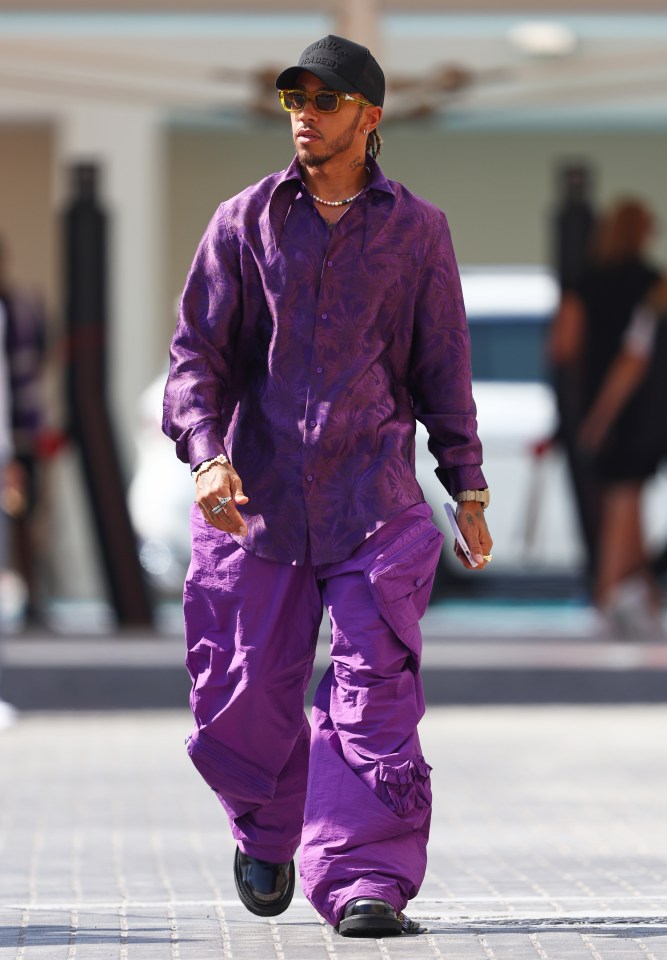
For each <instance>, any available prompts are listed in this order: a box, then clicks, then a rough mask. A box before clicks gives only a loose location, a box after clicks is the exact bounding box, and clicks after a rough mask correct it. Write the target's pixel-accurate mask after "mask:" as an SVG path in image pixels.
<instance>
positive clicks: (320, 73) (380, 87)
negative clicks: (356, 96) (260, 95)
mask: <svg viewBox="0 0 667 960" xmlns="http://www.w3.org/2000/svg"><path fill="white" fill-rule="evenodd" d="M302 70H308V72H309V73H314V74H315V76H316V77H319V79H320V80H321V81H322V82H323V83H326V84H327V86H329V87H331V89H332V90H342V91H343V93H357V92H359V93H362V94H363V95H364V97H365V98H366V99H367V100H369V101H370V102H371V103H372V104H373V105H374V106H376V107H381V106H382V104H383V103H384V73H383V72H382V68H381V67H380V64H379V63H378V62H377V60H376V59H375V57H374V56H373V55H372V53H371V52H370V50H368V48H367V47H362V46H361V45H360V44H358V43H354V42H353V41H352V40H346V39H345V37H335V36H334V35H333V34H329V36H327V37H324V38H323V39H322V40H318V41H317V42H316V43H311V45H310V46H309V47H306V49H305V50H304V51H303V53H302V54H301V56H300V57H299V63H298V64H297V66H296V67H288V68H287V70H283V72H282V73H281V74H280V76H279V77H278V79H277V80H276V87H277V88H278V89H279V90H286V89H288V88H289V87H293V86H294V84H295V83H296V78H297V77H298V76H299V74H300V73H301V71H302Z"/></svg>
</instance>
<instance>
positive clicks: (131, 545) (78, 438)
mask: <svg viewBox="0 0 667 960" xmlns="http://www.w3.org/2000/svg"><path fill="white" fill-rule="evenodd" d="M71 174H72V176H71V183H70V187H71V199H70V201H69V203H68V205H67V207H66V210H65V215H64V234H65V236H64V252H65V264H64V272H65V277H64V280H65V283H64V296H65V319H66V327H67V340H68V345H69V349H68V358H67V378H66V379H67V407H68V429H69V433H70V436H71V438H72V440H73V442H74V443H75V444H76V446H77V448H78V450H79V453H80V456H81V463H82V467H83V474H84V481H85V488H86V493H87V496H88V501H89V503H90V507H91V513H92V516H93V520H94V524H95V530H96V533H97V540H98V543H99V547H100V551H101V556H102V561H103V566H104V571H105V574H106V580H107V585H108V589H109V594H110V599H111V602H112V604H113V607H114V610H115V612H116V617H117V621H118V624H119V625H120V626H150V625H151V624H152V621H153V616H152V609H151V603H150V599H149V591H148V588H147V584H146V581H145V577H144V572H143V569H142V567H141V564H140V563H139V558H138V554H137V547H136V541H135V536H134V531H133V529H132V524H131V522H130V517H129V513H128V510H127V504H126V497H125V485H124V483H123V478H122V473H121V469H120V461H119V457H118V451H117V446H116V443H115V440H114V434H113V426H112V422H111V417H110V415H109V410H108V403H107V375H106V355H107V350H106V346H107V336H106V334H107V284H108V276H107V220H106V215H105V212H104V210H103V208H102V206H101V204H100V202H99V200H98V196H97V168H96V166H95V165H94V164H89V163H85V164H84V163H81V164H76V165H74V166H73V167H72V171H71Z"/></svg>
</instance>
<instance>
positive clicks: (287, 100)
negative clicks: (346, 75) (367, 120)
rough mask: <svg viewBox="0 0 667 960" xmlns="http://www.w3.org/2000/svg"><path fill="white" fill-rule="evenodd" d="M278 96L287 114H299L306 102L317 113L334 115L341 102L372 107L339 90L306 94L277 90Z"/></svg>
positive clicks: (303, 92)
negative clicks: (311, 104)
mask: <svg viewBox="0 0 667 960" xmlns="http://www.w3.org/2000/svg"><path fill="white" fill-rule="evenodd" d="M278 96H279V97H280V102H281V104H282V107H283V110H287V112H288V113H300V112H301V111H302V110H303V109H304V107H305V106H306V104H307V103H308V101H310V102H311V103H313V104H314V105H315V109H316V110H317V111H318V112H319V113H336V112H337V111H338V110H340V107H341V103H342V102H343V100H349V101H350V103H358V104H359V105H360V106H362V107H372V106H373V104H372V103H371V102H370V101H369V100H360V99H359V98H358V97H351V96H350V94H349V93H341V91H340V90H316V91H315V93H308V92H307V91H306V90H279V91H278Z"/></svg>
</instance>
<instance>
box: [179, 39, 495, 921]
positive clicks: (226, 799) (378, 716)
mask: <svg viewBox="0 0 667 960" xmlns="http://www.w3.org/2000/svg"><path fill="white" fill-rule="evenodd" d="M276 86H277V88H278V90H279V96H280V100H281V102H282V105H283V107H284V109H285V110H286V111H288V112H289V114H290V117H291V124H292V136H293V140H294V144H295V148H296V157H295V159H294V161H293V162H292V164H291V165H290V166H289V167H288V168H287V169H286V170H284V171H282V172H281V173H276V174H272V175H271V176H268V177H266V178H265V179H264V180H262V181H261V182H260V183H258V184H255V185H254V186H252V187H249V188H248V189H247V190H245V191H243V192H242V193H241V194H239V195H238V196H236V197H233V198H232V199H231V200H227V201H225V202H224V203H222V204H221V206H220V207H219V209H218V210H217V212H216V214H215V215H214V217H213V219H212V221H211V223H210V225H209V227H208V229H207V231H206V233H205V235H204V237H203V239H202V242H201V244H200V246H199V249H198V251H197V254H196V256H195V260H194V263H193V266H192V268H191V271H190V274H189V276H188V280H187V283H186V287H185V291H184V294H183V299H182V307H181V314H180V318H179V322H178V325H177V328H176V333H175V335H174V339H173V342H172V347H171V368H170V374H169V379H168V383H167V388H166V395H165V416H164V429H165V431H166V432H167V433H168V435H169V436H171V437H172V438H173V439H174V440H175V442H176V450H177V454H178V456H179V457H180V458H181V459H182V460H183V461H185V462H187V463H189V464H190V467H191V469H192V470H193V472H194V475H195V497H196V503H195V505H194V506H193V510H192V515H191V523H192V562H191V565H190V569H189V571H188V575H187V579H186V584H185V593H184V607H185V622H186V640H187V665H188V669H189V671H190V674H191V677H192V694H191V706H192V710H193V713H194V716H195V720H196V726H195V730H194V732H193V734H192V735H191V737H190V738H189V740H188V751H189V754H190V756H191V758H192V760H193V762H194V764H195V766H196V767H197V769H198V770H199V772H200V773H201V775H202V776H203V778H204V779H205V781H206V782H207V783H208V784H209V786H210V787H212V789H213V790H214V791H215V793H216V794H217V796H218V798H219V800H220V802H221V804H222V806H223V807H224V809H225V811H226V812H227V814H228V816H229V820H230V824H231V828H232V833H233V835H234V838H235V840H236V842H237V844H238V849H237V852H236V856H235V863H234V875H235V880H236V886H237V890H238V892H239V895H240V898H241V900H242V902H243V903H244V904H245V906H246V907H247V908H248V909H249V910H251V911H252V912H253V913H255V914H258V915H260V916H275V915H277V914H280V913H282V912H283V911H284V910H285V909H287V907H288V905H289V903H290V900H291V898H292V893H293V889H294V864H293V856H294V854H295V851H296V849H297V847H298V846H299V844H301V854H300V877H301V884H302V888H303V891H304V893H305V895H306V896H307V897H308V899H309V900H310V901H311V903H312V904H313V905H314V907H315V908H316V909H317V910H318V911H319V913H320V914H321V915H322V916H323V917H324V918H325V919H326V920H328V921H329V922H330V923H331V924H332V925H334V926H335V927H336V929H337V930H338V932H339V933H340V934H342V935H345V936H387V935H393V934H401V933H414V932H418V931H419V927H418V925H417V924H416V923H413V922H411V921H409V920H408V919H407V918H406V917H405V916H404V915H403V913H402V911H403V909H404V907H405V905H406V903H407V901H408V900H409V899H411V898H412V897H414V896H415V895H416V893H417V891H418V890H419V886H420V884H421V881H422V879H423V876H424V871H425V866H426V844H427V838H428V828H429V820H430V809H431V793H430V783H429V772H430V767H429V765H428V764H427V762H426V760H425V759H424V757H423V755H422V752H421V748H420V745H419V738H418V734H417V724H418V722H419V720H420V718H421V717H422V715H423V713H424V700H423V693H422V687H421V682H420V676H419V664H420V654H421V635H420V632H419V626H418V620H419V619H420V617H421V616H422V614H423V612H424V610H425V608H426V605H427V602H428V598H429V594H430V590H431V586H432V582H433V577H434V573H435V569H436V566H437V563H438V559H439V556H440V550H441V544H442V534H441V533H440V532H439V531H438V529H437V528H436V527H435V526H434V525H433V523H432V522H431V510H430V508H429V507H428V506H427V504H426V503H425V502H424V497H423V494H422V491H421V489H420V487H419V484H418V483H417V480H416V478H415V472H414V437H415V418H418V419H419V420H421V421H422V423H424V424H425V426H426V427H427V429H428V432H429V436H430V441H429V446H430V449H431V451H432V453H433V455H434V457H435V459H436V461H437V474H438V476H439V478H440V480H441V481H442V483H443V485H444V486H445V487H446V489H447V490H448V491H449V493H450V494H451V495H452V496H453V497H454V498H455V499H457V500H458V501H459V506H458V511H457V513H458V517H459V524H460V525H461V526H462V528H463V531H464V534H465V537H466V539H467V541H468V544H469V546H470V548H471V550H472V553H473V555H474V557H475V560H476V562H477V564H478V568H479V569H483V568H484V566H486V563H487V562H488V559H490V553H491V546H492V541H491V537H490V535H489V532H488V529H487V526H486V523H485V519H484V507H485V506H486V504H487V503H488V491H487V490H486V483H485V480H484V476H483V474H482V472H481V468H480V464H481V459H482V455H481V445H480V443H479V440H478V438H477V432H476V430H477V428H476V420H475V406H474V402H473V399H472V393H471V375H470V359H469V337H468V330H467V324H466V319H465V313H464V308H463V301H462V297H461V289H460V283H459V277H458V270H457V266H456V261H455V257H454V252H453V249H452V245H451V240H450V236H449V230H448V227H447V222H446V220H445V217H444V215H443V214H442V213H441V212H440V211H439V210H437V209H436V208H435V207H433V206H432V205H430V204H429V203H427V202H426V201H424V200H421V199H419V198H418V197H416V196H414V195H413V194H411V193H410V192H409V191H408V190H407V189H406V188H405V187H403V186H402V185H401V184H399V183H395V182H392V181H389V180H387V179H386V178H385V176H384V175H383V173H382V171H381V170H380V168H379V166H378V165H377V163H376V161H375V156H377V153H378V152H379V147H380V144H381V140H380V137H379V135H378V133H377V127H378V124H379V122H380V119H381V116H382V105H383V101H384V75H383V73H382V70H381V69H380V67H379V65H378V64H377V62H376V61H375V59H374V58H373V57H372V56H371V54H370V53H369V51H368V50H367V49H366V48H364V47H361V46H359V45H358V44H356V43H352V42H351V41H350V40H346V39H344V38H341V37H334V36H328V37H325V38H324V39H323V40H320V41H318V42H317V43H314V44H312V45H311V46H310V47H308V48H307V49H306V50H305V51H304V53H303V54H302V56H301V58H300V60H299V63H298V65H297V66H295V67H291V68H289V69H287V70H285V71H284V72H283V73H281V75H280V76H279V77H278V79H277V81H276ZM459 549H460V548H457V550H459ZM459 556H460V557H461V561H462V563H463V564H464V565H465V566H469V564H468V562H467V561H466V560H465V559H464V558H463V557H462V555H461V554H460V553H459ZM323 606H324V608H326V611H327V613H328V616H329V619H330V622H331V659H332V663H331V666H330V667H329V669H328V670H327V672H326V674H325V676H324V678H323V680H322V682H321V683H320V685H319V688H318V690H317V694H316V699H315V706H314V709H313V714H312V731H311V730H310V727H309V724H308V720H307V719H306V717H305V715H304V709H303V707H304V694H305V691H306V687H307V685H308V681H309V679H310V676H311V672H312V666H313V658H314V654H315V646H316V641H317V636H318V631H319V626H320V620H321V616H322V610H323Z"/></svg>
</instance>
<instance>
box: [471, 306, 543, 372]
mask: <svg viewBox="0 0 667 960" xmlns="http://www.w3.org/2000/svg"><path fill="white" fill-rule="evenodd" d="M468 323H469V326H470V341H471V347H472V376H473V380H482V381H489V380H502V381H505V382H510V383H528V382H535V381H538V382H541V383H545V382H547V380H548V379H549V373H548V369H547V364H546V362H545V339H546V334H547V331H548V325H549V321H548V318H547V317H520V318H519V319H513V318H512V317H493V316H484V317H477V318H475V317H469V318H468Z"/></svg>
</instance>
